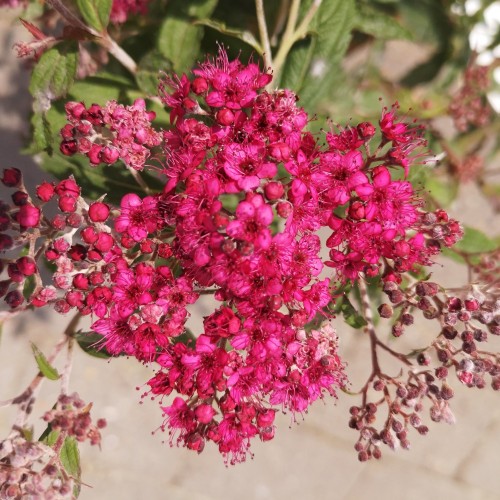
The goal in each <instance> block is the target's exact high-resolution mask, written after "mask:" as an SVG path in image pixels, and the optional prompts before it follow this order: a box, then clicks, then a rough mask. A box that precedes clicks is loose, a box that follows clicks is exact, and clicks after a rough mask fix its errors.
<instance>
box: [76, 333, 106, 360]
mask: <svg viewBox="0 0 500 500" xmlns="http://www.w3.org/2000/svg"><path fill="white" fill-rule="evenodd" d="M103 338H104V336H103V335H99V334H98V333H95V332H82V331H78V332H76V334H75V339H76V341H77V342H78V345H79V346H80V347H81V348H82V349H83V351H85V352H86V353H87V354H89V355H90V356H94V357H95V358H102V359H108V358H111V357H112V356H111V354H110V353H109V352H108V351H107V350H106V349H105V348H104V347H101V346H102V339H103Z"/></svg>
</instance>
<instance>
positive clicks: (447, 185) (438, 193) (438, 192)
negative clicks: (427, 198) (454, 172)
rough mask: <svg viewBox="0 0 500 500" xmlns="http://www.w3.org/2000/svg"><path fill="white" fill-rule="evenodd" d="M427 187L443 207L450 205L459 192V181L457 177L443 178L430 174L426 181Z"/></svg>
mask: <svg viewBox="0 0 500 500" xmlns="http://www.w3.org/2000/svg"><path fill="white" fill-rule="evenodd" d="M425 189H426V190H427V191H428V192H429V194H430V195H431V197H432V198H433V199H434V200H436V201H437V202H438V204H439V205H440V206H442V207H447V206H449V205H450V204H451V203H452V202H453V200H455V198H456V197H457V194H458V182H457V181H456V180H455V179H446V180H441V179H439V178H438V177H436V176H435V175H430V176H429V177H428V178H427V180H426V181H425Z"/></svg>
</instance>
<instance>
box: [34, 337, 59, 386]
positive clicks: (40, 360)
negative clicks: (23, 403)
mask: <svg viewBox="0 0 500 500" xmlns="http://www.w3.org/2000/svg"><path fill="white" fill-rule="evenodd" d="M31 349H32V351H33V355H34V356H35V361H36V364H37V365H38V369H39V370H40V373H41V374H42V375H43V376H44V377H46V378H48V379H49V380H57V379H59V378H60V375H59V372H58V371H57V370H56V369H55V368H54V367H53V366H52V365H51V364H50V363H49V361H48V360H47V358H46V357H45V355H44V354H43V352H42V351H40V349H38V347H37V346H36V345H35V344H33V342H32V343H31Z"/></svg>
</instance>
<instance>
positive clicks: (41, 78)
mask: <svg viewBox="0 0 500 500" xmlns="http://www.w3.org/2000/svg"><path fill="white" fill-rule="evenodd" d="M77 66H78V46H77V44H76V43H74V42H69V43H61V44H59V45H57V46H55V47H53V48H52V49H49V50H47V51H46V52H44V53H43V55H42V57H40V60H39V61H38V63H37V64H36V66H35V69H34V70H33V73H32V75H31V81H30V86H29V90H30V92H31V95H32V96H33V97H34V98H35V99H37V100H38V101H39V103H40V106H41V109H40V111H46V109H48V107H50V101H52V100H54V99H57V98H58V97H62V96H64V95H66V94H67V92H68V91H69V89H70V88H71V85H72V84H73V82H74V80H75V76H76V68H77Z"/></svg>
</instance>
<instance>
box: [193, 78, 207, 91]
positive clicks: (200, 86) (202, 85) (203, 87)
mask: <svg viewBox="0 0 500 500" xmlns="http://www.w3.org/2000/svg"><path fill="white" fill-rule="evenodd" d="M191 88H192V89H193V92H194V93H195V94H197V95H200V94H203V93H204V92H206V91H207V90H208V82H207V81H206V80H205V78H202V77H197V78H195V79H194V80H193V81H192V82H191Z"/></svg>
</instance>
